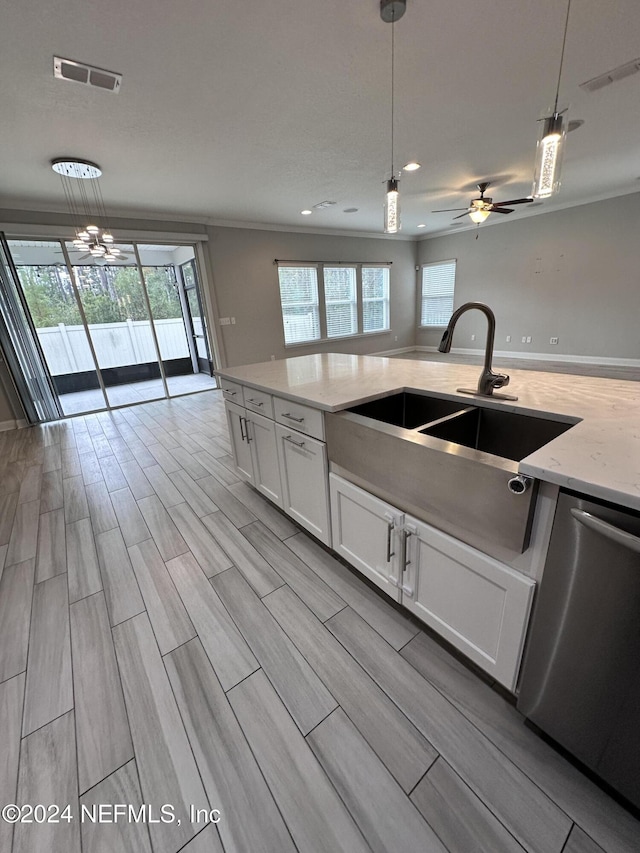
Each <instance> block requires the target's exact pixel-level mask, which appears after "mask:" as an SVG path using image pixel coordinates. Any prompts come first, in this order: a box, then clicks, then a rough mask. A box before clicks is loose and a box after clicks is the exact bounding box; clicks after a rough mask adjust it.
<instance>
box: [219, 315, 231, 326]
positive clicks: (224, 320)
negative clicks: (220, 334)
mask: <svg viewBox="0 0 640 853" xmlns="http://www.w3.org/2000/svg"><path fill="white" fill-rule="evenodd" d="M220 325H221V326H230V325H231V319H230V318H229V317H220Z"/></svg>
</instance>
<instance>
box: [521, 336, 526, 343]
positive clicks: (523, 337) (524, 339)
mask: <svg viewBox="0 0 640 853" xmlns="http://www.w3.org/2000/svg"><path fill="white" fill-rule="evenodd" d="M526 342H527V336H526V335H523V336H522V343H523V344H526Z"/></svg>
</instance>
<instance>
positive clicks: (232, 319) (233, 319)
mask: <svg viewBox="0 0 640 853" xmlns="http://www.w3.org/2000/svg"><path fill="white" fill-rule="evenodd" d="M235 324H236V318H235V317H232V318H231V325H232V326H235Z"/></svg>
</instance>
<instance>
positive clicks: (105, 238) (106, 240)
mask: <svg viewBox="0 0 640 853" xmlns="http://www.w3.org/2000/svg"><path fill="white" fill-rule="evenodd" d="M102 242H103V243H113V234H109V232H108V231H104V232H103V234H102Z"/></svg>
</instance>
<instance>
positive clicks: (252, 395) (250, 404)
mask: <svg viewBox="0 0 640 853" xmlns="http://www.w3.org/2000/svg"><path fill="white" fill-rule="evenodd" d="M244 404H245V406H246V407H247V409H249V411H251V412H256V413H257V414H259V415H264V417H265V418H271V420H273V398H272V397H271V394H266V393H265V392H264V391H256V389H255V388H247V386H246V385H245V386H244Z"/></svg>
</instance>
